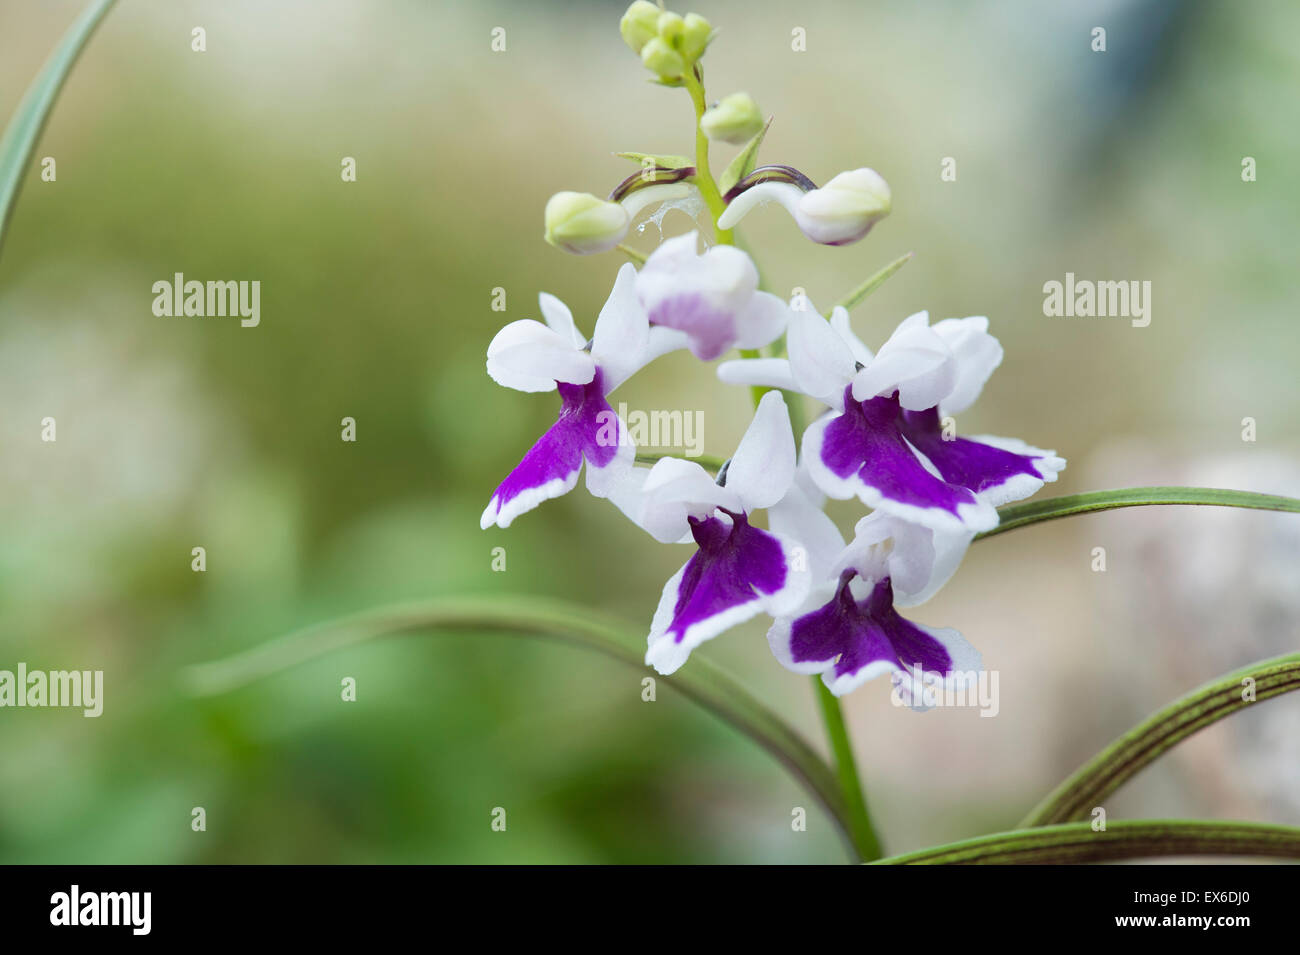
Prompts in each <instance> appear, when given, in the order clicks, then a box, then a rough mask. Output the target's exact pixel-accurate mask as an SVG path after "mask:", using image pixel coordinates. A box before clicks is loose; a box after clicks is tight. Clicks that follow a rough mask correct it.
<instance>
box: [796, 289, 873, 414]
mask: <svg viewBox="0 0 1300 955" xmlns="http://www.w3.org/2000/svg"><path fill="white" fill-rule="evenodd" d="M789 335H790V337H789V345H788V348H789V352H790V371H791V373H792V374H793V375H794V379H795V381H797V382H798V383H799V390H800V391H802V392H803V393H804V394H806V395H811V396H812V397H814V398H816V399H817V400H818V401H820V402H822V403H823V404H826V405H829V406H830V407H832V408H834V409H835V410H837V411H842V410H844V389H845V387H846V386H847V385H848V383H849V382H851V381H853V376H854V373H855V371H856V368H857V366H856V365H855V364H854V360H853V352H852V351H851V350H850V349H849V345H848V343H847V342H846V341H845V340H844V339H843V338H841V337H840V336H839V335H838V334H837V333H836V331H835V329H833V328H831V326H830V325H828V324H827V322H826V320H825V319H824V318H822V317H821V316H820V315H819V314H817V313H816V312H811V311H809V312H792V313H791V318H790V332H789Z"/></svg>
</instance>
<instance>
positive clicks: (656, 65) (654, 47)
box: [641, 36, 686, 81]
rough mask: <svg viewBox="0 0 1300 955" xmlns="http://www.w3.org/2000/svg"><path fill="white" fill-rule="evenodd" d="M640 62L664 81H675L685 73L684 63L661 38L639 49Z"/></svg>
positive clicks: (656, 38) (678, 54) (680, 56)
mask: <svg viewBox="0 0 1300 955" xmlns="http://www.w3.org/2000/svg"><path fill="white" fill-rule="evenodd" d="M641 62H642V63H644V64H645V67H646V69H648V70H649V71H650V72H651V73H654V74H656V75H657V76H658V77H659V78H660V79H661V80H665V81H667V80H674V79H677V78H678V77H679V76H681V75H682V74H683V73H685V72H686V61H685V60H683V59H682V55H681V54H680V53H678V52H677V51H676V50H674V49H673V48H672V47H671V46H669V45H668V41H667V40H665V39H664V38H663V37H658V36H657V37H655V38H654V39H653V40H650V41H649V42H648V43H646V45H645V46H643V47H642V48H641Z"/></svg>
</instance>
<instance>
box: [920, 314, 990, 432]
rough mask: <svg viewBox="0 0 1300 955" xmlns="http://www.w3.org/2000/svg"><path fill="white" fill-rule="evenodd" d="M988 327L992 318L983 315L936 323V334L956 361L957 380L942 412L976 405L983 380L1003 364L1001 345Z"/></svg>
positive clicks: (952, 413) (944, 402) (987, 378)
mask: <svg viewBox="0 0 1300 955" xmlns="http://www.w3.org/2000/svg"><path fill="white" fill-rule="evenodd" d="M988 328H989V320H988V319H987V318H985V317H984V316H982V315H976V316H972V317H970V318H945V319H944V320H943V321H941V322H936V323H935V325H934V332H935V334H936V335H938V336H939V337H940V338H942V339H943V340H944V341H945V342H947V344H948V347H949V348H950V349H951V350H952V355H953V359H954V360H955V361H956V363H957V380H956V383H955V384H954V385H953V389H952V393H951V394H949V395H948V396H947V397H946V398H944V399H943V402H942V404H943V408H942V412H943V414H945V415H955V414H960V413H961V412H963V411H965V410H966V409H967V408H969V407H970V406H971V405H973V404H974V403H975V399H976V398H978V397H979V396H980V391H981V390H983V388H984V383H985V382H986V381H988V380H989V376H990V375H992V374H993V371H994V369H996V368H997V367H998V365H1000V364H1002V345H1001V343H999V342H998V340H997V339H996V338H994V337H993V336H992V335H990V334H989V332H988Z"/></svg>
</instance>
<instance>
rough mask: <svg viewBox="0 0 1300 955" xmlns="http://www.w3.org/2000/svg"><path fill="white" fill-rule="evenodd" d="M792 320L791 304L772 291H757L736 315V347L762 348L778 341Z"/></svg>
mask: <svg viewBox="0 0 1300 955" xmlns="http://www.w3.org/2000/svg"><path fill="white" fill-rule="evenodd" d="M789 321H790V306H789V305H787V304H786V303H785V299H783V298H780V297H779V296H776V295H773V294H772V293H771V292H755V293H754V295H753V297H752V298H751V299H750V300H749V304H748V305H746V306H745V307H744V308H742V309H741V310H740V314H738V315H737V316H736V347H737V348H762V347H763V346H764V345H767V344H769V343H771V342H774V341H776V340H777V339H778V338H780V337H781V334H782V333H783V332H784V331H785V329H786V325H787V324H789Z"/></svg>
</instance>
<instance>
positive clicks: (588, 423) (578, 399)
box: [479, 264, 681, 529]
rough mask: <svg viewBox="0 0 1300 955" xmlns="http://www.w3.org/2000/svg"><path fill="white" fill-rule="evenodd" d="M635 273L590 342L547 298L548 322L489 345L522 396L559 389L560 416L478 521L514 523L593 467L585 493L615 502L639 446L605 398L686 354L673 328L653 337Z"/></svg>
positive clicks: (512, 329) (508, 330)
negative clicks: (672, 354)
mask: <svg viewBox="0 0 1300 955" xmlns="http://www.w3.org/2000/svg"><path fill="white" fill-rule="evenodd" d="M635 281H636V270H635V269H634V268H633V267H632V266H631V265H630V264H629V265H625V266H623V268H622V269H621V270H620V271H619V273H618V278H617V280H616V281H615V283H614V290H613V291H612V292H610V295H609V298H608V300H606V302H605V305H604V307H603V308H602V309H601V310H600V316H599V318H597V320H596V329H595V333H594V335H593V336H592V339H591V343H590V344H588V343H587V342H586V341H585V339H584V338H583V336H582V335H581V334H580V333H579V332H578V330H577V327H576V326H575V325H574V323H573V314H572V313H571V312H570V311H569V308H568V306H566V305H565V304H564V303H563V302H561V301H560V300H559V299H558V298H556V297H555V296H553V295H548V294H546V293H545V292H543V293H542V294H541V295H540V296H538V304H539V306H540V308H541V311H542V316H543V317H544V318H545V319H546V324H545V325H543V324H542V323H541V322H537V321H534V320H532V319H523V320H521V321H517V322H511V323H510V324H509V325H507V326H505V328H503V329H501V331H499V332H498V333H497V334H496V337H495V338H493V339H492V343H491V344H490V345H489V346H488V351H487V371H488V374H489V375H491V376H492V380H493V381H495V382H497V383H498V384H501V385H505V386H506V387H507V388H514V389H515V390H517V391H553V390H558V391H559V393H560V399H561V401H562V405H561V407H560V416H559V419H558V420H557V421H556V422H555V424H553V425H552V426H551V427H550V429H549V430H548V431H547V432H546V433H545V434H544V435H542V437H541V439H540V440H538V442H537V443H536V444H534V445H533V446H532V448H531V449H530V450H529V451H528V453H527V454H525V455H524V457H523V460H521V461H520V462H519V464H518V466H516V467H515V469H514V470H513V471H511V472H510V475H509V476H508V477H507V478H506V479H505V480H504V481H502V482H501V485H500V486H499V487H498V488H497V489H496V493H494V494H493V495H492V500H491V502H490V503H489V504H488V506H487V509H486V510H484V511H483V517H482V518H481V519H480V521H479V524H480V526H481V527H483V528H484V529H486V528H488V527H491V526H492V525H493V524H496V525H497V526H499V527H509V526H510V523H511V522H512V521H513V520H514V519H515V518H516V517H518V516H519V515H520V514H523V513H525V512H527V511H530V510H532V509H533V508H535V507H536V506H537V505H538V504H541V503H542V502H543V501H546V500H550V499H551V498H555V497H559V496H561V495H562V494H567V493H568V492H569V491H571V490H572V489H573V488H574V486H575V485H576V484H577V483H578V472H579V471H581V470H582V465H583V462H584V461H585V462H586V464H587V489H588V490H590V491H591V493H592V494H594V495H595V496H596V497H606V496H608V494H609V492H610V490H611V488H612V487H613V486H614V484H615V482H616V481H617V479H618V478H619V477H620V476H623V475H626V474H627V472H629V471H630V470H631V468H632V462H633V460H634V458H635V456H636V448H635V446H634V445H633V444H632V443H631V441H629V440H628V437H627V428H626V426H625V425H624V423H623V421H622V419H620V418H619V417H618V414H617V413H616V412H615V411H614V410H613V409H612V408H611V407H610V406H609V402H608V401H607V400H606V398H607V397H608V395H609V394H610V393H611V392H612V391H613V390H614V389H615V388H617V387H618V386H619V385H621V384H622V383H623V382H624V381H626V380H627V379H628V378H630V377H631V376H632V375H633V374H634V373H635V372H636V371H637V370H639V369H640V368H642V367H643V366H644V365H646V364H647V363H648V362H650V361H651V360H653V359H654V358H655V357H657V356H658V355H661V354H663V353H664V352H665V351H669V350H671V349H673V348H676V347H680V345H681V342H680V341H679V340H677V339H676V338H675V337H674V336H671V335H670V334H668V333H667V330H663V331H662V332H658V333H655V334H652V329H651V328H650V326H649V323H648V322H647V320H646V315H645V311H644V309H642V308H641V306H640V304H639V303H638V302H637V299H636V291H635V288H634V285H635Z"/></svg>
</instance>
